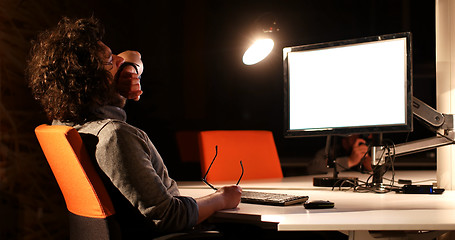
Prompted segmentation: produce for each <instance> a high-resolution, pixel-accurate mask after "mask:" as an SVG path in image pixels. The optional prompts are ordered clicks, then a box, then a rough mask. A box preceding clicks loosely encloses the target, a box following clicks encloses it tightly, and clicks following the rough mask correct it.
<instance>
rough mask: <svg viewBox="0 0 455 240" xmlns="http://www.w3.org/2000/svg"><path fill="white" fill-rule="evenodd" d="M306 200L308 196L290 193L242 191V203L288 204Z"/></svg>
mask: <svg viewBox="0 0 455 240" xmlns="http://www.w3.org/2000/svg"><path fill="white" fill-rule="evenodd" d="M306 200H308V196H296V195H290V194H281V193H270V192H254V191H243V192H242V198H241V201H242V203H254V204H264V205H276V206H288V205H292V204H297V203H303V202H305V201H306Z"/></svg>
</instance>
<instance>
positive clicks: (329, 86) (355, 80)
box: [283, 32, 413, 186]
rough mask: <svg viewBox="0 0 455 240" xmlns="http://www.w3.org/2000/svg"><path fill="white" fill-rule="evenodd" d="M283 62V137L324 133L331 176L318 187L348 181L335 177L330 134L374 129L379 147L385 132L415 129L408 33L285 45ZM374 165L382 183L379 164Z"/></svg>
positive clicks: (317, 182)
mask: <svg viewBox="0 0 455 240" xmlns="http://www.w3.org/2000/svg"><path fill="white" fill-rule="evenodd" d="M283 66H284V96H285V101H284V103H285V108H284V109H285V114H284V118H285V121H284V123H285V127H284V129H285V132H284V135H285V137H311V136H328V137H327V146H326V153H327V158H328V165H329V166H331V167H334V176H333V177H332V178H315V182H314V185H316V186H335V185H337V184H341V183H342V182H343V181H345V180H352V179H350V178H344V179H343V178H338V170H337V169H336V167H337V164H336V162H335V159H336V157H338V156H336V152H335V151H334V147H333V146H331V144H332V145H333V143H331V138H332V136H338V135H342V136H343V135H351V134H375V136H376V137H375V138H374V139H375V141H374V143H373V145H378V146H379V145H381V144H382V143H381V141H382V134H383V133H390V132H409V131H412V129H413V112H412V102H413V97H412V51H411V34H410V33H409V32H406V33H396V34H388V35H381V36H372V37H365V38H358V39H350V40H342V41H334V42H328V43H318V44H310V45H303V46H293V47H286V48H284V49H283ZM375 148H376V147H375V146H373V147H372V151H371V152H372V153H374V152H375V151H376V150H375ZM378 166H379V165H378ZM373 170H374V173H373V178H374V179H373V181H374V185H382V175H383V173H384V168H383V166H379V167H375V168H374V169H373Z"/></svg>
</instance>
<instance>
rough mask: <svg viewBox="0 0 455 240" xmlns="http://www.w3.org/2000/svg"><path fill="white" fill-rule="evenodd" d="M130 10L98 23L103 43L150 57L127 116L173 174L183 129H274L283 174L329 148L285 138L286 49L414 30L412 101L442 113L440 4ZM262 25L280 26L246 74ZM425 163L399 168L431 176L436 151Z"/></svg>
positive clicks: (172, 5)
mask: <svg viewBox="0 0 455 240" xmlns="http://www.w3.org/2000/svg"><path fill="white" fill-rule="evenodd" d="M129 7H131V9H134V10H132V11H134V12H135V13H136V15H135V16H134V20H132V21H128V20H127V21H126V22H123V21H124V19H118V18H115V19H112V18H111V17H110V16H104V13H101V12H99V14H95V15H97V16H98V17H100V18H101V19H102V20H103V22H105V23H106V30H107V35H106V42H107V44H108V45H110V46H111V48H112V49H113V50H114V52H115V51H117V52H118V51H122V50H124V49H129V48H132V49H136V50H139V51H140V52H141V53H142V54H143V61H144V63H145V72H144V74H143V78H142V79H143V81H142V87H143V90H144V95H143V96H142V98H141V101H140V102H138V103H135V102H130V103H129V104H128V106H127V107H126V109H127V112H128V114H129V122H130V123H132V124H133V125H136V126H138V127H140V128H142V129H144V130H145V131H146V132H147V133H148V134H149V136H150V138H151V139H152V141H153V142H154V143H155V144H156V145H157V147H158V149H159V151H160V152H161V154H162V155H163V156H164V159H165V161H167V164H168V166H169V167H170V168H171V170H172V168H173V167H174V166H176V169H175V170H176V171H178V166H179V165H178V158H179V155H178V151H177V149H176V144H175V135H174V134H175V132H176V131H181V130H207V129H266V130H271V131H273V133H274V136H275V141H276V144H277V148H278V152H279V155H280V157H281V161H282V162H283V167H284V170H286V169H287V168H286V166H287V165H289V164H291V163H292V164H295V163H297V162H305V161H308V160H309V159H311V157H312V154H314V152H315V151H317V150H318V149H320V148H322V147H324V144H325V138H324V137H312V138H305V139H284V137H283V134H282V133H283V125H284V123H283V70H282V60H281V59H282V57H281V54H282V53H281V52H282V48H283V47H285V46H293V45H303V44H309V43H317V42H325V41H334V40H342V39H350V38H358V37H365V36H372V35H380V34H388V33H396V32H404V31H410V32H412V34H413V50H414V51H413V55H414V59H413V61H414V62H413V63H414V89H413V90H414V94H415V96H417V97H418V98H420V99H421V100H423V101H424V102H426V103H428V104H430V105H431V106H433V107H434V106H435V28H434V24H435V21H434V18H435V16H434V12H435V11H434V1H394V0H391V1H383V0H381V1H353V0H350V1H329V0H322V1H315V0H309V1H308V0H307V1H205V2H190V1H188V2H185V3H180V2H162V3H161V4H151V3H144V4H141V5H140V8H138V7H139V5H137V6H129ZM127 9H128V8H127ZM95 13H97V12H95ZM264 16H269V17H270V16H272V17H274V18H275V19H276V22H277V24H278V28H279V29H280V31H279V32H276V33H275V34H274V37H275V40H276V41H275V42H276V45H275V48H274V50H273V52H272V55H271V56H269V57H268V58H267V59H266V60H265V61H263V62H260V63H259V64H256V65H253V66H246V65H243V64H242V62H241V57H242V54H243V52H244V51H245V49H246V47H247V46H248V44H249V43H250V42H251V40H252V38H253V36H254V33H256V31H257V24H258V22H260V21H261V19H264ZM125 23H127V24H125ZM117 24H119V25H117ZM255 27H256V28H255ZM131 37H132V38H131ZM359 101H367V99H359ZM352 107H355V103H353V106H352ZM372 107H374V106H372ZM364 110H365V111H367V109H364ZM334 117H336V116H334ZM429 134H430V135H431V133H428V132H427V131H426V129H424V128H423V127H422V126H421V125H420V124H419V123H418V122H416V123H415V131H414V132H413V133H411V134H410V135H409V136H408V135H407V134H391V135H390V134H388V135H386V136H385V137H389V138H391V139H392V140H394V141H395V142H397V143H399V142H403V141H405V140H406V139H408V140H413V139H418V138H422V137H426V136H428V135H429ZM422 157H423V158H425V162H426V163H421V162H418V163H416V164H414V163H413V161H414V159H416V158H415V157H412V158H411V159H403V161H402V163H406V166H408V164H411V165H413V166H412V167H420V166H426V167H428V166H430V167H434V152H432V153H431V154H425V155H422V156H420V157H419V158H420V159H423V158H422ZM428 162H430V163H431V164H427V163H428ZM422 164H423V165H422ZM397 165H400V161H399V160H398V161H397ZM171 172H172V171H171ZM285 173H286V171H285ZM297 174H298V172H297ZM180 176H182V175H180Z"/></svg>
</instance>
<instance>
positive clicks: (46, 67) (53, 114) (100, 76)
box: [26, 17, 113, 124]
mask: <svg viewBox="0 0 455 240" xmlns="http://www.w3.org/2000/svg"><path fill="white" fill-rule="evenodd" d="M103 34H104V30H103V28H102V27H101V25H100V24H99V21H98V20H97V19H95V18H94V17H91V18H86V19H77V20H70V19H68V18H66V17H64V18H63V19H62V20H61V21H60V22H59V23H58V25H57V26H56V27H55V28H54V29H51V30H47V31H44V32H42V33H40V34H39V35H38V37H37V39H36V40H35V41H32V48H31V51H30V58H29V60H28V62H27V68H26V75H27V78H28V80H29V86H30V88H31V89H32V93H33V95H34V97H35V99H36V100H38V101H39V102H40V103H41V105H42V106H43V108H44V111H45V112H46V114H47V116H48V117H49V118H50V119H55V120H60V121H62V122H73V123H76V124H81V123H84V122H85V121H88V120H90V119H92V118H93V117H92V113H91V112H92V110H93V109H94V108H96V107H97V106H100V105H103V104H105V103H106V102H108V101H109V98H110V97H111V96H112V91H113V90H112V86H111V85H110V80H111V79H112V78H113V76H112V75H111V74H110V73H109V71H107V70H105V68H104V64H105V63H104V59H103V57H102V54H100V53H101V51H102V50H103V48H102V47H101V46H100V45H99V41H101V39H102V36H103Z"/></svg>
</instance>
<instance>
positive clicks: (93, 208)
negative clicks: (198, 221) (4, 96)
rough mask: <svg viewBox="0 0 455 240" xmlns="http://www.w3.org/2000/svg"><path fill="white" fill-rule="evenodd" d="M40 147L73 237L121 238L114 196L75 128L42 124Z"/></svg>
mask: <svg viewBox="0 0 455 240" xmlns="http://www.w3.org/2000/svg"><path fill="white" fill-rule="evenodd" d="M35 133H36V137H37V138H38V141H39V143H40V145H41V149H42V150H43V152H44V155H45V156H46V159H47V161H48V163H49V165H50V167H51V169H52V172H53V173H54V176H55V178H56V179H57V183H58V185H59V187H60V190H61V191H62V194H63V197H64V198H65V203H66V207H67V209H68V211H69V224H70V239H71V240H108V239H109V240H113V239H114V240H117V239H121V238H122V236H121V231H120V226H119V223H118V222H117V220H116V219H115V209H114V206H113V204H112V201H111V198H110V196H109V195H108V192H107V190H106V188H105V186H104V184H103V182H102V181H101V178H100V176H99V175H98V173H97V172H96V170H95V168H94V166H93V164H92V162H91V160H90V157H89V155H88V153H87V151H86V149H85V146H84V143H83V142H82V138H81V136H80V135H79V133H78V132H77V130H76V129H74V128H72V127H68V126H56V125H53V126H50V125H46V124H43V125H40V126H38V127H37V128H36V129H35ZM221 236H222V235H221V234H220V233H219V232H217V231H203V230H200V231H194V232H189V233H186V232H183V233H171V234H167V235H164V236H161V237H158V238H156V240H170V239H175V240H178V239H217V238H219V237H221Z"/></svg>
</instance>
